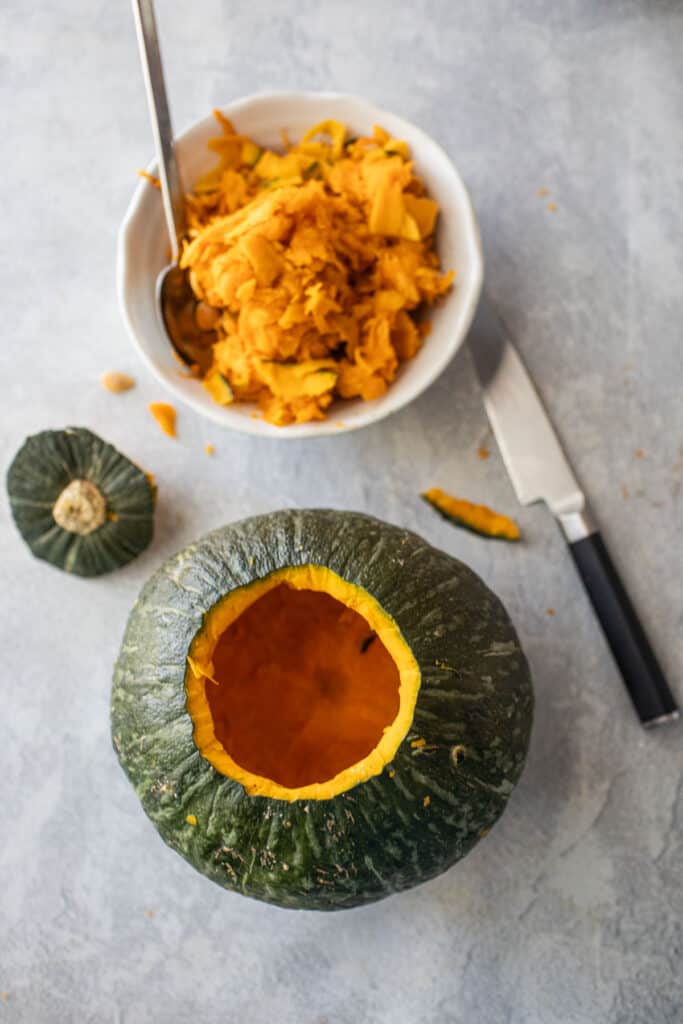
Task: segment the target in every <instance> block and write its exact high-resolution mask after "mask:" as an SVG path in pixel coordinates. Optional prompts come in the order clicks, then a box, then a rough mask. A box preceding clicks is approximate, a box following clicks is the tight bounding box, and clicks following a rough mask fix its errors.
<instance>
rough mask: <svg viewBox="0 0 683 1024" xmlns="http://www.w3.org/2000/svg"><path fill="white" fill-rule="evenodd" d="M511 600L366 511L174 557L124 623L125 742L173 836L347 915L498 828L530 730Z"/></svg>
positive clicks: (158, 818) (231, 877)
mask: <svg viewBox="0 0 683 1024" xmlns="http://www.w3.org/2000/svg"><path fill="white" fill-rule="evenodd" d="M532 704H533V697H532V689H531V681H530V678H529V671H528V667H527V662H526V659H525V657H524V654H523V653H522V651H521V649H520V646H519V643H518V640H517V636H516V634H515V631H514V628H513V626H512V624H511V623H510V620H509V618H508V616H507V614H506V612H505V609H504V608H503V606H502V604H501V603H500V601H499V600H498V598H497V597H495V595H494V594H492V593H491V591H490V590H489V589H488V588H487V587H486V586H485V585H484V583H483V582H482V581H481V580H480V579H479V578H478V577H477V576H476V575H475V574H474V573H473V572H472V571H471V570H470V569H468V568H467V567H466V566H465V565H463V564H462V563H461V562H458V561H456V560H455V559H453V558H451V557H450V556H448V555H446V554H444V553H443V552H440V551H436V550H435V549H434V548H432V547H430V546H429V545H428V544H427V543H425V542H424V541H423V540H421V539H420V538H419V537H417V536H416V535H415V534H413V533H409V532H408V531H406V530H402V529H399V528H397V527H395V526H390V525H388V524H386V523H383V522H380V521H378V520H377V519H373V518H371V517H369V516H365V515H360V514H355V513H347V512H332V511H321V510H313V511H283V512H275V513H273V514H271V515H265V516H258V517H256V518H253V519H247V520H245V521H243V522H239V523H235V524H233V525H231V526H226V527H224V528H223V529H220V530H217V531H216V532H214V533H211V534H209V535H208V536H206V537H204V538H203V539H201V540H199V541H198V542H197V543H195V544H192V545H191V546H190V547H188V548H186V549H185V550H184V551H182V552H181V553H180V554H178V555H176V556H175V557H174V558H172V559H170V561H168V562H167V563H166V564H165V565H164V566H163V567H162V568H161V569H160V570H159V571H158V572H157V573H156V574H155V575H154V576H153V577H152V578H151V579H150V580H149V582H148V583H147V584H146V586H145V587H144V589H143V591H142V593H141V594H140V597H139V598H138V601H137V603H136V605H135V607H134V609H133V611H132V613H131V616H130V619H129V621H128V626H127V629H126V633H125V637H124V640H123V645H122V648H121V652H120V655H119V658H118V661H117V664H116V669H115V673H114V683H113V691H112V736H113V742H114V746H115V748H116V751H117V753H118V756H119V759H120V761H121V764H122V766H123V768H124V770H125V772H126V773H127V775H128V777H129V779H130V781H131V782H132V784H133V786H134V787H135V789H136V791H137V794H138V796H139V798H140V800H141V801H142V804H143V807H144V809H145V811H146V812H147V814H148V815H149V817H150V818H151V819H152V821H153V822H154V824H155V826H156V827H157V829H158V830H159V832H160V834H161V836H162V838H163V839H164V840H165V841H166V842H167V843H168V844H169V846H171V847H172V848H173V849H174V850H177V851H178V853H180V854H181V855H182V856H183V857H185V859H186V860H188V861H189V862H190V864H192V865H193V866H194V867H195V868H197V869H198V870H199V871H201V872H202V873H203V874H205V875H206V876H207V877H209V878H210V879H212V880H213V881H215V882H218V884H219V885H222V886H224V887H225V888H227V889H234V890H236V891H238V892H242V893H245V894H246V895H248V896H253V897H256V898H258V899H261V900H266V901H268V902H270V903H276V904H279V905H280V906H283V907H292V908H306V909H317V910H338V909H343V908H346V907H354V906H357V905H359V904H363V903H370V902H371V901H373V900H378V899H381V898H382V897H384V896H387V895H389V894H390V893H394V892H398V891H399V890H401V889H407V888H409V887H410V886H413V885H416V884H418V883H419V882H423V881H425V880H426V879H428V878H431V877H433V876H434V875H437V874H438V873H439V872H441V871H444V870H445V869H446V868H448V867H449V866H450V865H451V864H454V863H455V862H456V861H457V860H459V859H460V858H461V857H463V856H464V855H465V854H466V853H467V852H468V850H470V849H471V848H472V847H473V846H474V844H475V843H476V842H477V841H478V840H479V839H480V838H481V837H482V836H483V835H484V834H485V833H486V832H487V831H488V830H489V829H490V828H491V826H492V825H493V823H494V822H495V820H496V819H497V818H498V816H499V815H500V814H501V812H502V810H503V808H504V807H505V803H506V801H507V799H508V797H509V795H510V792H511V791H512V788H513V786H514V785H515V783H516V782H517V780H518V778H519V776H520V773H521V771H522V767H523V764H524V759H525V755H526V751H527V744H528V741H529V732H530V728H531V718H532Z"/></svg>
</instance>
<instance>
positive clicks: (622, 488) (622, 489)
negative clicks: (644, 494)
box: [621, 484, 631, 501]
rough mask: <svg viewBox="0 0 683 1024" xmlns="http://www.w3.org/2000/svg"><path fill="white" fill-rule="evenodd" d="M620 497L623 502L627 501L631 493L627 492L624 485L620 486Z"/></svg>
mask: <svg viewBox="0 0 683 1024" xmlns="http://www.w3.org/2000/svg"><path fill="white" fill-rule="evenodd" d="M621 496H622V498H623V499H624V501H628V499H629V498H630V497H631V492H630V491H629V489H628V487H627V486H626V484H622V485H621Z"/></svg>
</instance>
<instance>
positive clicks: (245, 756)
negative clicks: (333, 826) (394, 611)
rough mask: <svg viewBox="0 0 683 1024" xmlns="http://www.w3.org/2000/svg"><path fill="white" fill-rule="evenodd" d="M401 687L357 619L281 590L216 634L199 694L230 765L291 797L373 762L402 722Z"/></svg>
mask: <svg viewBox="0 0 683 1024" xmlns="http://www.w3.org/2000/svg"><path fill="white" fill-rule="evenodd" d="M399 686H400V674H399V670H398V668H397V666H396V664H395V662H394V660H393V658H392V657H391V655H390V654H389V652H388V651H387V649H386V647H385V646H384V644H383V643H382V642H381V640H380V638H379V637H378V636H377V635H376V634H375V633H374V632H373V631H372V629H371V628H370V626H369V625H368V622H367V621H366V620H365V619H364V618H363V617H362V616H361V615H359V614H358V612H356V611H354V610H353V609H351V608H348V607H347V606H346V605H344V604H343V603H342V602H341V601H338V600H336V599H335V598H333V597H330V596H329V594H326V593H324V592H322V591H317V590H305V589H293V588H292V587H289V586H287V585H286V584H279V585H277V586H275V587H274V588H273V589H271V590H269V591H267V592H266V593H265V594H264V596H262V597H260V598H258V600H256V601H254V602H253V603H252V604H250V605H249V606H248V607H247V608H246V609H245V611H243V612H242V614H241V615H240V616H239V617H238V618H237V619H236V620H235V621H234V622H233V623H232V624H231V625H229V626H228V628H227V629H226V630H225V631H224V632H223V633H222V634H221V636H220V637H219V639H218V642H217V644H216V647H215V649H214V652H213V673H212V679H211V680H209V679H207V680H206V687H205V694H206V699H207V701H208V705H209V709H210V713H211V718H212V719H213V728H214V733H215V737H216V739H217V740H218V742H219V743H220V744H221V746H222V747H223V748H224V750H225V751H226V753H227V754H229V755H230V757H231V758H232V759H233V761H234V762H236V764H238V765H239V766H241V767H242V768H243V769H246V770H247V771H248V772H250V773H252V774H253V775H257V776H264V777H265V778H268V779H271V780H272V781H273V782H275V783H278V784H279V785H281V786H285V787H287V788H289V789H297V788H299V787H304V786H307V785H311V784H314V783H320V782H324V781H325V780H328V779H331V778H333V777H334V776H336V775H337V774H338V773H339V772H342V771H344V769H346V768H348V767H349V766H351V765H355V764H357V762H359V761H361V760H362V759H363V758H365V757H366V756H367V755H368V754H370V752H371V751H372V750H373V749H374V748H375V747H376V746H377V744H378V743H379V741H380V739H381V738H382V735H383V733H384V731H385V730H386V729H387V728H388V727H389V726H390V725H391V724H392V722H394V720H395V718H396V716H397V714H398V711H399V705H400V699H399Z"/></svg>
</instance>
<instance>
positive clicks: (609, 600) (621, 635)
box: [569, 532, 679, 726]
mask: <svg viewBox="0 0 683 1024" xmlns="http://www.w3.org/2000/svg"><path fill="white" fill-rule="evenodd" d="M569 550H570V551H571V553H572V556H573V558H574V562H575V563H576V568H577V569H578V571H579V575H580V576H581V579H582V581H583V585H584V586H585V588H586V591H587V593H588V596H589V598H590V599H591V602H592V604H593V608H594V609H595V612H596V614H597V616H598V619H599V621H600V625H601V626H602V628H603V631H604V633H605V637H606V638H607V642H608V644H609V646H610V648H611V650H612V654H613V655H614V660H615V661H616V663H617V665H618V666H619V669H620V670H621V674H622V676H623V678H624V682H625V683H626V688H627V690H628V692H629V695H630V697H631V700H632V701H633V704H634V707H635V709H636V711H637V712H638V717H639V718H640V721H641V722H642V724H643V725H644V726H653V725H660V724H662V723H664V722H667V721H671V720H673V719H675V718H678V713H679V712H678V708H677V706H676V702H675V700H674V698H673V695H672V693H671V690H670V689H669V687H668V684H667V682H666V679H665V678H664V674H663V672H662V670H661V668H660V666H659V663H658V661H657V659H656V657H655V654H654V651H653V650H652V648H651V647H650V643H649V641H648V639H647V637H646V635H645V631H644V630H643V627H642V626H641V624H640V620H639V619H638V616H637V615H636V612H635V610H634V608H633V605H632V604H631V601H630V600H629V596H628V594H627V593H626V591H625V590H624V585H623V583H622V582H621V580H620V579H619V575H618V573H617V570H616V569H615V568H614V565H613V564H612V560H611V558H610V556H609V553H608V551H607V548H606V547H605V544H604V541H603V539H602V537H601V536H600V534H599V533H597V532H596V533H591V534H589V536H587V537H583V538H581V539H580V540H575V541H572V542H570V544H569Z"/></svg>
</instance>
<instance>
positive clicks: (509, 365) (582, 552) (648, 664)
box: [470, 300, 679, 727]
mask: <svg viewBox="0 0 683 1024" xmlns="http://www.w3.org/2000/svg"><path fill="white" fill-rule="evenodd" d="M470 351H471V353H472V357H473V360H474V365H475V367H476V370H477V374H478V376H479V381H480V383H481V387H482V392H483V397H484V405H485V408H486V412H487V415H488V417H489V421H490V423H491V428H492V430H493V433H494V435H495V438H496V441H497V443H498V447H499V449H500V453H501V456H502V459H503V462H504V464H505V467H506V469H507V471H508V474H509V476H510V480H511V482H512V486H513V487H514V489H515V493H516V494H517V497H518V499H519V501H520V503H521V504H522V505H530V504H532V503H534V502H537V501H544V502H545V503H546V505H547V506H548V508H549V509H550V511H551V512H552V513H553V515H554V516H555V518H556V519H557V521H558V522H559V524H560V526H561V527H562V531H563V533H564V536H565V538H566V540H567V543H568V545H569V549H570V551H571V554H572V557H573V559H574V564H575V565H576V568H577V571H578V573H579V575H580V577H581V580H582V582H583V584H584V586H585V588H586V591H587V594H588V597H589V598H590V600H591V603H592V605H593V608H594V610H595V613H596V615H597V618H598V620H599V622H600V625H601V626H602V629H603V632H604V634H605V638H606V640H607V642H608V644H609V647H610V649H611V651H612V654H613V656H614V659H615V661H616V663H617V665H618V667H619V669H620V671H621V675H622V677H623V679H624V683H625V684H626V688H627V690H628V692H629V695H630V697H631V700H632V702H633V705H634V707H635V709H636V712H637V713H638V716H639V718H640V721H641V722H642V724H643V725H644V726H648V727H649V726H654V725H662V724H664V723H665V722H671V721H674V720H675V719H677V718H678V717H679V710H678V707H677V705H676V702H675V700H674V698H673V695H672V693H671V690H670V689H669V686H668V684H667V682H666V679H665V678H664V674H663V672H662V670H661V668H660V666H659V663H658V661H657V659H656V657H655V654H654V652H653V650H652V647H651V646H650V643H649V641H648V639H647V636H646V635H645V631H644V630H643V627H642V625H641V623H640V620H639V619H638V616H637V614H636V612H635V609H634V608H633V605H632V604H631V601H630V599H629V597H628V594H627V593H626V590H625V589H624V586H623V583H622V582H621V580H620V578H619V575H618V573H617V571H616V569H615V567H614V564H613V563H612V560H611V558H610V556H609V553H608V551H607V548H606V547H605V544H604V541H603V540H602V537H601V535H600V533H599V531H598V529H597V526H596V525H595V522H594V520H593V517H592V514H591V511H590V508H589V507H588V503H587V501H586V497H585V494H584V492H583V490H582V488H581V486H580V484H579V482H578V480H577V479H576V476H575V474H574V472H573V470H572V468H571V466H570V464H569V462H568V460H567V457H566V455H565V454H564V451H563V450H562V446H561V445H560V442H559V440H558V437H557V434H556V433H555V429H554V427H553V425H552V423H551V422H550V420H549V418H548V415H547V413H546V411H545V409H544V408H543V405H542V403H541V400H540V398H539V396H538V393H537V391H536V389H535V387H534V385H533V382H532V380H531V378H530V376H529V374H528V372H527V370H526V368H525V366H524V364H523V362H522V360H521V358H520V356H519V353H518V352H517V350H516V348H515V346H514V345H513V343H512V341H511V340H510V338H509V337H508V335H507V332H506V330H505V328H504V326H503V324H502V323H501V321H500V319H499V318H498V316H497V314H496V312H495V310H494V309H493V307H492V306H491V305H490V304H489V303H488V302H487V301H486V300H483V301H482V302H481V304H480V306H479V310H478V312H477V316H476V318H475V321H474V324H473V326H472V330H471V333H470Z"/></svg>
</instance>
